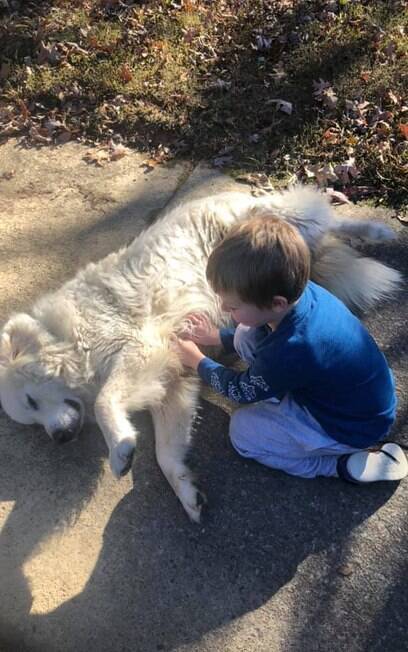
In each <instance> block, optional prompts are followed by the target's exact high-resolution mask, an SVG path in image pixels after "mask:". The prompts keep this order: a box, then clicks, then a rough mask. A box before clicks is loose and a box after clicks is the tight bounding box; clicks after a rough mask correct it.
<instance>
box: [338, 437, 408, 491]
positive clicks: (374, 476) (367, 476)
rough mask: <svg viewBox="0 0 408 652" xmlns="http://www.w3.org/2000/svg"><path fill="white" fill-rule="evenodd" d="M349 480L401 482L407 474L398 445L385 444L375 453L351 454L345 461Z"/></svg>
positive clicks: (405, 462) (405, 463)
mask: <svg viewBox="0 0 408 652" xmlns="http://www.w3.org/2000/svg"><path fill="white" fill-rule="evenodd" d="M346 468H347V471H348V473H349V474H350V476H351V478H350V479H351V480H354V481H356V482H378V481H380V480H402V478H405V476H406V475H407V474H408V462H407V458H406V457H405V453H404V451H403V450H402V448H401V447H400V446H398V444H393V443H391V442H387V443H386V444H383V445H382V446H381V447H380V448H379V449H378V450H376V451H361V453H360V452H359V453H351V455H350V456H349V457H348V459H347V461H346Z"/></svg>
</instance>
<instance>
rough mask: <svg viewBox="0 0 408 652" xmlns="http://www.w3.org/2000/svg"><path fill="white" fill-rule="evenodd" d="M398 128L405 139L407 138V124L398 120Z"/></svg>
mask: <svg viewBox="0 0 408 652" xmlns="http://www.w3.org/2000/svg"><path fill="white" fill-rule="evenodd" d="M398 129H399V130H400V132H401V133H402V135H403V136H404V138H405V140H408V124H407V123H404V122H400V123H399V125H398Z"/></svg>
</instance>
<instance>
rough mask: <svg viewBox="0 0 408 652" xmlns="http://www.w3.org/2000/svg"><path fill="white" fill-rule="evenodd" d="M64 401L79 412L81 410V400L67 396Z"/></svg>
mask: <svg viewBox="0 0 408 652" xmlns="http://www.w3.org/2000/svg"><path fill="white" fill-rule="evenodd" d="M64 403H65V404H66V405H69V406H70V407H72V408H73V409H74V410H76V411H77V412H81V404H80V402H79V401H74V399H72V398H65V399H64Z"/></svg>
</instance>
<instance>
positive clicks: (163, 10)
mask: <svg viewBox="0 0 408 652" xmlns="http://www.w3.org/2000/svg"><path fill="white" fill-rule="evenodd" d="M131 5H133V6H131ZM14 7H15V9H16V10H15V12H14V13H13V12H9V11H5V12H3V14H2V18H1V22H0V43H1V44H2V50H1V57H2V62H3V65H2V67H1V72H0V77H2V79H0V83H1V84H2V86H3V89H2V94H1V96H0V120H2V124H3V136H4V137H6V135H7V134H10V133H13V132H14V131H16V130H22V131H23V133H26V134H28V138H29V140H31V141H32V142H36V143H39V142H44V143H47V142H64V140H67V139H69V138H75V137H83V136H86V137H87V138H88V139H92V140H94V141H99V142H104V141H106V140H107V139H109V138H110V137H112V136H114V137H115V138H116V139H119V138H121V139H122V141H123V142H124V143H125V144H128V145H132V144H133V145H137V146H138V147H143V148H145V149H146V150H147V151H149V152H150V153H151V154H152V155H153V157H154V158H155V159H156V160H158V161H159V160H163V159H165V158H168V157H172V156H177V155H182V154H185V153H188V154H189V155H190V156H193V157H197V158H202V157H216V158H217V163H219V164H226V165H229V166H232V168H233V169H234V170H235V171H247V172H263V173H267V174H268V175H271V176H272V179H273V181H274V182H275V183H276V182H278V183H279V182H282V183H283V182H285V180H287V178H288V177H290V176H291V175H292V174H294V173H296V174H297V176H298V177H300V178H302V176H304V174H305V167H306V169H307V170H309V173H310V169H313V165H316V166H317V168H318V167H319V166H324V165H325V164H328V163H331V164H332V168H330V169H333V167H335V166H336V165H338V164H341V163H344V162H345V161H347V160H349V159H350V157H351V158H352V159H354V160H355V165H356V167H357V168H358V170H359V172H360V175H359V176H358V177H357V178H355V179H353V178H352V177H347V175H346V176H345V177H343V178H342V180H341V179H340V178H339V177H337V178H336V176H334V177H333V178H332V181H331V182H330V183H331V184H332V185H333V184H334V185H337V186H339V187H341V186H343V185H344V182H345V181H347V182H350V183H346V184H345V185H346V186H348V185H351V186H356V185H358V186H361V185H363V184H364V185H368V186H369V187H371V189H375V191H376V192H377V194H379V195H383V196H384V195H388V196H389V197H390V198H391V199H393V200H395V201H396V202H400V201H402V200H403V198H404V192H406V178H407V172H408V167H407V165H408V164H407V156H408V153H407V141H406V139H405V138H404V134H403V132H402V129H401V127H400V125H401V124H404V123H406V122H407V117H408V113H407V110H406V107H405V108H404V97H403V93H404V89H406V84H407V71H408V64H407V57H406V43H407V41H406V33H405V32H406V28H407V23H408V20H407V11H406V3H405V2H403V1H401V0H396V1H391V2H390V1H389V0H387V1H380V0H367V1H365V2H351V1H350V2H347V0H340V2H333V1H330V2H328V1H318V0H310V1H303V2H296V1H290V0H281V1H280V2H279V1H276V0H274V1H272V0H271V1H269V2H268V1H266V0H262V1H261V0H224V1H209V0H208V1H205V0H195V1H194V0H184V1H183V0H178V2H171V1H164V0H151V1H150V2H149V1H148V2H139V3H133V2H130V0H129V1H128V2H127V1H122V2H120V1H119V0H85V1H79V0H54V1H53V2H50V1H47V0H44V1H40V0H38V1H37V2H31V3H30V2H24V3H22V2H20V3H19V2H18V1H17V0H16V2H15V4H14ZM404 55H405V56H404ZM319 79H323V80H324V81H327V82H329V83H330V84H331V87H332V89H333V93H335V95H336V97H337V101H336V102H335V104H333V106H331V107H330V106H329V105H328V104H327V103H324V102H323V101H322V99H323V98H322V97H321V98H318V97H316V96H315V95H314V86H313V82H314V81H315V80H319ZM389 91H391V93H389ZM274 99H283V100H285V101H287V102H290V103H291V104H292V109H293V110H292V113H291V114H287V113H285V112H284V111H282V110H279V109H278V108H277V105H276V103H274V102H270V100H274ZM346 100H348V101H356V104H355V105H354V108H353V109H351V108H350V106H351V104H350V103H348V104H347V103H346ZM365 101H367V102H370V103H371V104H370V105H366V106H363V109H360V108H356V107H357V104H358V103H360V106H361V103H362V102H365ZM0 124H1V123H0ZM328 129H329V132H328V131H327V130H328ZM328 135H329V137H328ZM0 136H1V131H0Z"/></svg>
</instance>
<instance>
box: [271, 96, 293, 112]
mask: <svg viewBox="0 0 408 652" xmlns="http://www.w3.org/2000/svg"><path fill="white" fill-rule="evenodd" d="M266 103H267V104H276V108H277V109H278V110H279V111H283V113H287V114H288V115H290V114H291V113H292V111H293V105H292V102H287V101H286V100H281V99H276V100H268V101H267V102H266Z"/></svg>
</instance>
